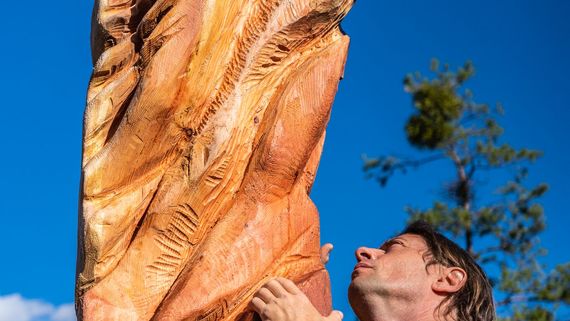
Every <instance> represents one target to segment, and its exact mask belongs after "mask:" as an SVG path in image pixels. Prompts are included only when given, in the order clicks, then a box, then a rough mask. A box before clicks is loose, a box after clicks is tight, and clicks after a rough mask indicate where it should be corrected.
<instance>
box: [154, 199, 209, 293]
mask: <svg viewBox="0 0 570 321" xmlns="http://www.w3.org/2000/svg"><path fill="white" fill-rule="evenodd" d="M199 224H200V221H199V217H198V215H197V214H196V212H194V210H193V209H192V207H190V205H188V204H181V205H179V206H178V207H177V208H176V209H175V210H174V211H173V213H172V214H171V219H170V223H169V224H168V226H167V228H166V229H165V230H163V231H160V232H159V233H158V234H157V235H156V236H155V241H156V244H157V246H158V247H159V248H160V249H161V250H162V252H163V253H162V254H161V255H160V256H159V257H158V258H157V259H156V260H155V262H153V263H152V264H151V265H149V266H147V270H148V272H149V274H156V276H158V277H159V278H163V277H167V278H168V279H170V278H172V277H176V276H177V272H178V271H179V270H180V268H181V265H182V262H183V260H184V253H186V252H188V250H189V249H190V248H191V247H192V246H193V245H194V244H195V234H196V230H197V229H198V227H199ZM155 283H156V282H155ZM158 283H161V282H158Z"/></svg>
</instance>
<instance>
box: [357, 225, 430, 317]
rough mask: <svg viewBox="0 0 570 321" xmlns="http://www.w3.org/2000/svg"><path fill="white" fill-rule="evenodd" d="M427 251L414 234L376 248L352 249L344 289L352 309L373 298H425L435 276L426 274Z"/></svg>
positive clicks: (424, 244)
mask: <svg viewBox="0 0 570 321" xmlns="http://www.w3.org/2000/svg"><path fill="white" fill-rule="evenodd" d="M427 250H428V248H427V245H426V243H425V241H424V239H423V238H422V237H421V236H418V235H414V234H403V235H400V236H397V237H395V238H392V239H390V240H388V241H386V242H385V243H384V244H383V245H382V246H381V247H380V248H377V249H374V248H366V247H361V248H359V249H358V250H356V260H357V263H356V266H355V267H354V271H353V272H352V282H351V284H350V287H349V289H348V297H349V301H350V303H351V305H352V306H353V308H355V309H356V308H357V306H358V305H360V304H363V303H364V304H365V303H366V302H372V300H374V299H375V298H381V299H387V300H389V299H404V300H410V302H413V301H415V299H417V298H420V297H422V296H424V295H426V294H427V293H428V292H429V291H431V284H432V282H433V278H434V277H435V276H434V274H435V273H431V274H430V273H428V271H426V262H425V260H424V255H425V254H426V252H427Z"/></svg>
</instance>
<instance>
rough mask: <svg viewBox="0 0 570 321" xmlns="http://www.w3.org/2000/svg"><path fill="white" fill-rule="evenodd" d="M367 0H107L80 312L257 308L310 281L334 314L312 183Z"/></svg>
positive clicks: (113, 314)
mask: <svg viewBox="0 0 570 321" xmlns="http://www.w3.org/2000/svg"><path fill="white" fill-rule="evenodd" d="M351 5H352V0H97V1H96V3H95V7H94V12H93V29H92V51H93V61H94V70H93V76H92V78H91V81H90V83H89V89H88V94H87V107H86V110H85V119H84V137H83V163H82V183H81V206H80V214H79V220H80V222H79V226H80V230H79V250H78V252H79V255H78V274H77V286H76V305H77V313H78V319H79V320H85V321H99V320H121V321H125V320H207V321H214V320H251V319H252V318H253V313H252V312H250V310H248V308H247V305H248V303H249V301H250V300H251V296H252V294H253V293H254V292H255V291H256V290H257V289H258V288H259V286H260V285H262V284H263V283H265V282H266V281H267V280H268V279H269V278H271V277H274V276H284V277H287V278H290V279H292V280H294V281H295V282H297V283H298V284H299V286H300V287H301V289H302V290H303V291H305V292H306V293H307V295H308V296H309V297H310V299H311V300H312V301H313V303H314V304H316V305H317V307H318V309H320V311H321V312H322V313H323V314H327V313H328V312H329V311H328V310H330V294H329V281H328V274H327V272H326V270H325V269H324V266H323V264H322V263H321V262H320V260H319V246H320V244H319V242H320V240H319V220H318V212H317V209H316V208H315V206H314V205H313V203H312V202H311V200H310V199H309V197H308V194H309V190H310V188H311V185H312V183H313V179H314V175H315V171H316V169H317V165H318V163H319V158H320V153H321V149H322V145H323V140H324V134H325V127H326V124H327V122H328V119H329V114H330V107H331V104H332V102H333V98H334V95H335V92H336V90H337V86H338V82H339V79H340V78H341V76H342V74H343V69H344V63H345V59H346V53H347V47H348V42H349V41H348V37H347V36H345V35H343V33H342V32H341V30H340V29H339V23H340V21H341V19H342V18H343V17H344V16H345V15H346V13H347V12H348V10H349V9H350V7H351Z"/></svg>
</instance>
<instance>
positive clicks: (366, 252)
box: [354, 246, 375, 262]
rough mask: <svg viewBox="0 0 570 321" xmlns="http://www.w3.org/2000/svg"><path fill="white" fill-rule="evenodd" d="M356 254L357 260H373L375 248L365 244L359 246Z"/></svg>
mask: <svg viewBox="0 0 570 321" xmlns="http://www.w3.org/2000/svg"><path fill="white" fill-rule="evenodd" d="M354 254H355V255H356V260H357V261H359V262H360V261H362V260H372V259H374V258H375V256H374V249H371V248H369V247H364V246H362V247H359V248H357V249H356V252H355V253H354Z"/></svg>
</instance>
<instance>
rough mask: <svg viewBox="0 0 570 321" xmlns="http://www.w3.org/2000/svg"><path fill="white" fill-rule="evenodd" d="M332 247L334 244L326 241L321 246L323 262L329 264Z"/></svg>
mask: <svg viewBox="0 0 570 321" xmlns="http://www.w3.org/2000/svg"><path fill="white" fill-rule="evenodd" d="M332 249H333V245H332V244H331V243H326V244H325V245H323V246H322V247H321V262H323V264H327V263H328V262H329V257H330V253H331V251H332Z"/></svg>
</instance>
